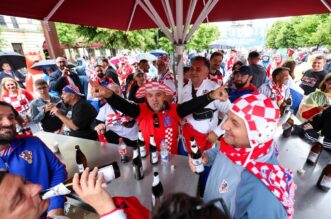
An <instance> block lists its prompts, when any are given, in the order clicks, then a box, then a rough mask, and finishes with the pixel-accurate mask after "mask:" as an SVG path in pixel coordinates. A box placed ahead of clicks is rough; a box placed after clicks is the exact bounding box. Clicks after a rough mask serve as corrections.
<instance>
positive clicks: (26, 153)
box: [20, 150, 32, 164]
mask: <svg viewBox="0 0 331 219" xmlns="http://www.w3.org/2000/svg"><path fill="white" fill-rule="evenodd" d="M20 157H21V158H23V159H24V160H25V161H26V162H28V164H32V151H28V150H25V151H23V152H22V153H21V154H20Z"/></svg>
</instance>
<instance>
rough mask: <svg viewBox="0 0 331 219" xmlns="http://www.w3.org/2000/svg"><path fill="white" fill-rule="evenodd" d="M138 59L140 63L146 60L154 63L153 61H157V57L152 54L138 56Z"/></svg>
mask: <svg viewBox="0 0 331 219" xmlns="http://www.w3.org/2000/svg"><path fill="white" fill-rule="evenodd" d="M136 59H137V60H138V61H140V60H143V59H145V60H147V61H150V62H152V61H155V60H156V59H157V57H156V56H155V55H152V54H150V53H140V54H138V55H137V56H136Z"/></svg>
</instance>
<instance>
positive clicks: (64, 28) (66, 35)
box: [55, 23, 79, 46]
mask: <svg viewBox="0 0 331 219" xmlns="http://www.w3.org/2000/svg"><path fill="white" fill-rule="evenodd" d="M55 26H56V30H57V34H58V36H59V41H60V44H62V45H65V46H74V45H76V44H77V43H78V42H79V35H78V34H77V32H76V28H77V25H73V24H64V23H56V24H55Z"/></svg>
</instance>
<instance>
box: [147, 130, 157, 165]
mask: <svg viewBox="0 0 331 219" xmlns="http://www.w3.org/2000/svg"><path fill="white" fill-rule="evenodd" d="M149 150H150V159H151V164H152V165H156V164H157V163H158V162H159V155H158V153H157V149H156V144H155V140H154V136H153V135H151V136H150V138H149Z"/></svg>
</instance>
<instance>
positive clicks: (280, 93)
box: [269, 81, 285, 105]
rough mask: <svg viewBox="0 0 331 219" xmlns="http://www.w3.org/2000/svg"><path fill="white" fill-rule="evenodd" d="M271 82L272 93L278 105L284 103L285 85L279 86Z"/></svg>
mask: <svg viewBox="0 0 331 219" xmlns="http://www.w3.org/2000/svg"><path fill="white" fill-rule="evenodd" d="M269 83H270V84H269V85H270V88H271V93H272V95H273V96H274V97H275V98H276V101H277V103H278V105H280V104H281V103H282V101H283V100H284V94H285V91H284V86H283V85H281V86H280V87H279V86H277V85H276V84H275V82H273V81H270V82H269Z"/></svg>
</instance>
